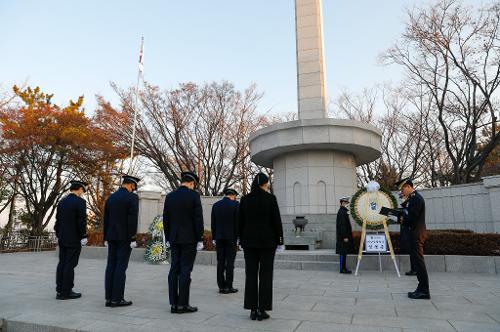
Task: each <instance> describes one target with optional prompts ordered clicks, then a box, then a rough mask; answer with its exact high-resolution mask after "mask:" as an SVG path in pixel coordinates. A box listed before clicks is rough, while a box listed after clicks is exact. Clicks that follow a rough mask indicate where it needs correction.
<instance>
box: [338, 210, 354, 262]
mask: <svg viewBox="0 0 500 332" xmlns="http://www.w3.org/2000/svg"><path fill="white" fill-rule="evenodd" d="M345 238H348V239H349V241H348V242H344V239H345ZM336 250H337V254H339V255H344V254H349V253H352V252H353V251H354V243H353V240H352V226H351V221H350V219H349V214H348V209H347V208H346V207H345V206H341V207H340V209H339V211H338V212H337V246H336Z"/></svg>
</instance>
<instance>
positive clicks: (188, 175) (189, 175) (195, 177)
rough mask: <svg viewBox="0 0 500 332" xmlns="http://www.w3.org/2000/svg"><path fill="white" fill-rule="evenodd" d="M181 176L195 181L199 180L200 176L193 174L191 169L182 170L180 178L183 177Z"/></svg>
mask: <svg viewBox="0 0 500 332" xmlns="http://www.w3.org/2000/svg"><path fill="white" fill-rule="evenodd" d="M183 178H184V179H185V178H188V179H191V180H193V181H195V182H196V183H198V182H200V178H199V177H198V175H196V174H194V173H193V172H191V171H185V172H182V173H181V179H183Z"/></svg>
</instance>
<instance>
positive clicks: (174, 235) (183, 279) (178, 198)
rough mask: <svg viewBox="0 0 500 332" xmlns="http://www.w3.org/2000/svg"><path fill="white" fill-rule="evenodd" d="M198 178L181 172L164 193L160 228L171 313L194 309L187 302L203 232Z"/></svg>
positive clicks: (189, 173)
mask: <svg viewBox="0 0 500 332" xmlns="http://www.w3.org/2000/svg"><path fill="white" fill-rule="evenodd" d="M198 181H199V179H198V176H196V174H194V173H193V172H182V173H181V185H180V187H179V188H178V189H177V190H175V191H173V192H171V193H169V194H168V195H167V197H165V205H164V207H163V229H164V232H165V238H166V239H167V241H168V242H169V243H170V257H171V259H170V272H169V274H168V294H169V299H170V305H171V309H170V312H171V313H173V314H174V313H177V314H182V313H191V312H196V311H198V308H196V307H192V306H190V305H189V287H190V285H191V271H192V270H193V265H194V260H195V258H196V245H197V243H199V242H201V241H202V236H203V213H202V208H201V200H200V194H198V193H197V192H196V191H194V188H195V186H196V183H198Z"/></svg>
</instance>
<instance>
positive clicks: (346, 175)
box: [250, 0, 381, 248]
mask: <svg viewBox="0 0 500 332" xmlns="http://www.w3.org/2000/svg"><path fill="white" fill-rule="evenodd" d="M322 16H323V15H322V8H321V0H295V21H296V43H297V90H298V91H297V92H298V118H299V120H297V121H290V122H285V123H278V124H275V125H272V126H269V127H266V128H263V129H260V130H258V131H256V132H255V133H254V134H253V135H252V136H251V137H250V152H251V158H252V161H253V162H254V163H256V164H258V165H261V166H265V167H269V168H273V170H274V183H273V189H274V194H275V195H276V198H277V200H278V204H279V207H280V212H281V214H282V219H283V221H284V222H285V224H286V223H291V221H292V219H293V218H294V217H296V216H305V217H306V218H307V219H308V220H309V224H308V226H307V227H306V230H307V229H310V230H311V229H313V230H315V232H316V233H315V234H313V235H311V236H310V237H309V238H307V237H303V238H301V239H300V241H302V242H301V243H300V245H307V246H308V247H309V248H312V247H314V246H316V247H317V246H318V243H319V244H320V247H322V248H333V247H334V244H335V214H336V212H337V210H338V207H339V203H338V202H339V198H340V197H342V196H348V195H352V194H353V193H354V192H355V191H356V187H357V186H356V166H359V165H362V164H365V163H368V162H370V161H373V160H375V159H377V158H378V157H379V156H380V141H381V133H380V131H379V130H378V129H377V128H375V127H373V126H371V125H368V124H366V123H362V122H358V121H350V120H342V119H330V118H327V106H326V105H327V103H326V100H327V96H326V83H325V81H326V80H325V63H324V62H325V61H324V54H323V49H324V47H323V21H322V20H323V17H322ZM288 241H289V242H288V244H289V245H290V244H291V245H298V243H297V241H296V240H295V236H290V237H288ZM286 244H287V236H286V235H285V245H286Z"/></svg>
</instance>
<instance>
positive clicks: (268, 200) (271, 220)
mask: <svg viewBox="0 0 500 332" xmlns="http://www.w3.org/2000/svg"><path fill="white" fill-rule="evenodd" d="M239 232H240V242H241V245H242V246H243V249H244V256H245V303H244V307H245V309H250V310H256V309H260V310H272V302H273V265H274V255H275V253H276V247H277V246H278V245H282V244H283V226H282V224H281V216H280V211H279V208H278V202H277V201H276V197H275V196H274V195H272V194H270V193H268V192H266V191H264V190H262V189H259V190H258V191H257V192H253V193H250V194H248V195H246V196H244V197H243V198H242V199H241V202H240V207H239Z"/></svg>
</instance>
